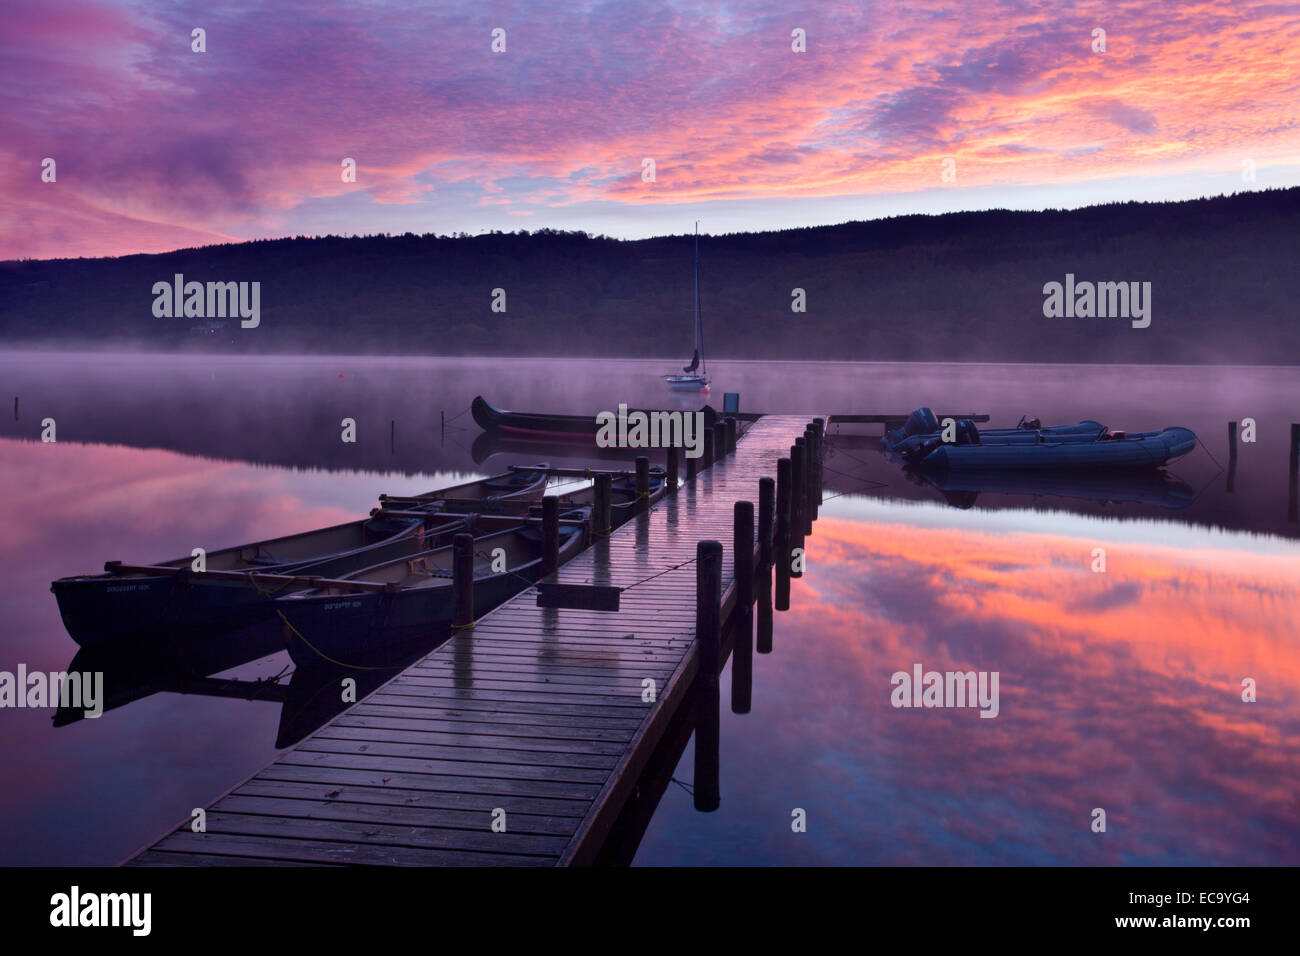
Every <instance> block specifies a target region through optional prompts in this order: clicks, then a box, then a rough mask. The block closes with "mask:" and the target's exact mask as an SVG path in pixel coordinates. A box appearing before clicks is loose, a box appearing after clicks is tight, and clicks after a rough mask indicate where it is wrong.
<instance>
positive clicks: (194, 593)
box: [50, 466, 549, 647]
mask: <svg viewBox="0 0 1300 956" xmlns="http://www.w3.org/2000/svg"><path fill="white" fill-rule="evenodd" d="M541 468H542V470H536V469H532V470H523V471H508V472H503V473H501V474H499V475H493V476H491V477H489V478H482V479H477V480H475V481H470V482H465V483H463V484H459V485H454V486H451V487H449V488H444V489H442V490H440V491H433V492H429V493H427V494H425V495H419V496H415V497H416V498H418V499H421V500H420V502H419V504H417V505H415V506H412V507H410V508H409V509H408V511H412V512H418V513H414V514H409V513H408V514H405V515H401V516H397V515H393V514H391V513H388V512H385V511H382V510H381V511H377V512H375V513H373V514H372V515H371V516H370V517H369V518H363V519H361V520H359V521H350V522H347V523H345V524H340V525H334V526H332V527H329V528H320V529H318V530H315V531H307V532H304V533H300V534H294V535H287V536H284V537H279V538H272V539H269V540H266V541H255V542H252V543H251V544H243V545H239V546H238V547H234V548H224V549H222V550H219V551H212V552H209V553H207V554H206V555H204V556H203V563H202V566H201V567H197V566H196V558H195V556H190V557H184V558H173V559H171V560H168V561H162V562H158V563H155V564H147V565H130V564H125V563H123V562H121V561H110V562H108V563H107V564H105V565H104V573H103V574H90V575H75V576H72V577H65V578H59V579H58V580H57V581H54V582H53V583H52V584H51V585H50V590H51V591H53V592H54V596H55V599H56V600H57V601H58V605H59V613H60V615H62V617H63V624H64V626H65V627H66V628H67V630H68V634H69V635H71V637H72V639H73V640H74V641H76V642H77V643H78V644H80V645H81V646H82V647H107V646H114V645H119V644H123V643H131V642H138V641H148V640H152V639H155V638H157V637H159V636H163V635H167V634H172V633H176V632H178V631H181V632H185V633H186V634H187V635H211V634H214V633H219V632H223V631H228V630H232V629H234V628H239V627H244V626H247V625H249V624H253V623H256V622H257V621H258V620H260V619H261V618H264V617H265V616H267V615H268V614H270V613H272V611H273V604H272V601H273V599H274V598H275V597H276V595H278V594H281V593H284V592H285V591H286V590H292V589H297V588H301V587H304V586H307V582H309V581H310V580H312V579H316V578H338V577H341V576H343V575H347V574H349V573H351V572H353V571H357V570H359V569H361V568H365V567H369V566H371V565H374V564H377V563H380V562H381V561H385V560H390V559H393V558H397V557H402V556H405V555H408V554H414V553H418V552H420V551H424V550H427V549H428V548H431V547H435V546H437V545H441V544H445V543H447V542H449V541H450V540H451V536H453V535H455V534H457V533H459V532H461V531H465V530H467V527H468V523H469V522H470V521H472V518H471V517H470V515H471V514H472V513H474V512H481V511H484V510H488V509H490V508H491V507H495V506H496V505H497V503H499V502H503V501H504V502H518V503H523V504H532V503H535V502H537V501H538V500H540V498H541V496H542V494H543V492H544V491H545V490H546V483H547V481H548V479H549V476H548V474H547V472H546V471H545V466H541Z"/></svg>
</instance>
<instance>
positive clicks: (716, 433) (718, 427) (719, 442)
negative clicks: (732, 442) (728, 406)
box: [713, 421, 727, 461]
mask: <svg viewBox="0 0 1300 956" xmlns="http://www.w3.org/2000/svg"><path fill="white" fill-rule="evenodd" d="M713 453H714V454H715V455H716V456H717V458H716V459H715V460H717V461H722V459H724V458H726V457H727V423H726V422H721V421H719V422H714V423H713Z"/></svg>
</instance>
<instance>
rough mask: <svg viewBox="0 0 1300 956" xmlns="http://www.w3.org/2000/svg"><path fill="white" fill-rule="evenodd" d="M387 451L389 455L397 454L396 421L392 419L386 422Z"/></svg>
mask: <svg viewBox="0 0 1300 956" xmlns="http://www.w3.org/2000/svg"><path fill="white" fill-rule="evenodd" d="M388 450H389V452H390V453H391V454H394V455H396V454H397V419H396V418H392V419H389V421H388Z"/></svg>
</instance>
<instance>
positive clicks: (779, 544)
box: [772, 458, 794, 611]
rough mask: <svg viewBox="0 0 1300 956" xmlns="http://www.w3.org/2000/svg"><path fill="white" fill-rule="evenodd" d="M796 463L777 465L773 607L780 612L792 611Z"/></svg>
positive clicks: (784, 460)
mask: <svg viewBox="0 0 1300 956" xmlns="http://www.w3.org/2000/svg"><path fill="white" fill-rule="evenodd" d="M793 473H794V462H792V461H791V460H790V459H789V458H782V459H780V460H778V461H777V463H776V520H775V522H774V524H773V540H772V556H773V559H774V560H775V565H776V593H775V594H774V595H773V600H772V605H773V607H775V608H776V609H777V610H778V611H788V610H790V527H791V525H790V502H791V501H793V500H794V494H793V489H792V488H791V484H792V483H793V482H792V475H793Z"/></svg>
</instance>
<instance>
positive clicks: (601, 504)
mask: <svg viewBox="0 0 1300 956" xmlns="http://www.w3.org/2000/svg"><path fill="white" fill-rule="evenodd" d="M595 486H596V488H595V504H594V506H593V507H592V510H591V530H592V533H593V534H597V535H600V536H602V537H604V536H605V535H608V534H609V531H610V523H611V521H610V517H611V515H612V513H613V502H614V479H613V477H611V476H610V475H606V474H600V475H597V476H596V481H595Z"/></svg>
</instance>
